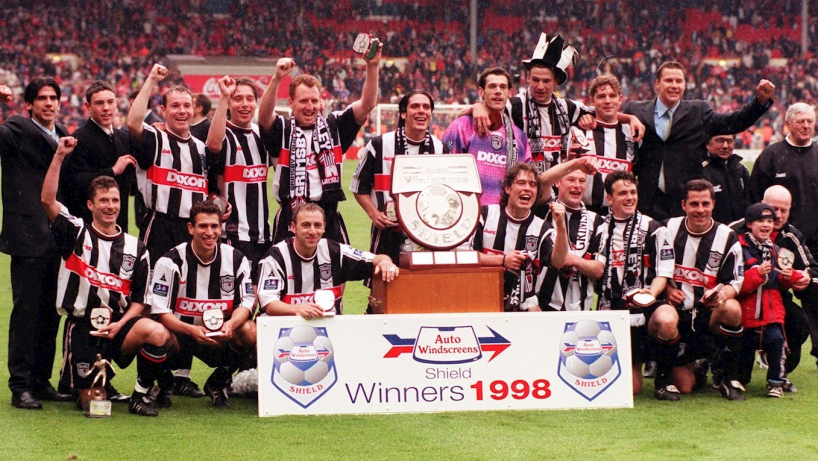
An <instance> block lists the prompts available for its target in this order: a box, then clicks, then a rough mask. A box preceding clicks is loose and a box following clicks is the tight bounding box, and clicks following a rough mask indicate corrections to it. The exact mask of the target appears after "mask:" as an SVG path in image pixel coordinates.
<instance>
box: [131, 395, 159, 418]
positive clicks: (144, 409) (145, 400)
mask: <svg viewBox="0 0 818 461" xmlns="http://www.w3.org/2000/svg"><path fill="white" fill-rule="evenodd" d="M128 412H130V413H133V414H135V415H139V416H159V412H158V411H156V408H154V407H153V403H152V402H151V399H150V398H149V397H148V396H147V395H145V394H143V393H141V392H136V391H134V393H133V395H132V396H131V403H129V404H128Z"/></svg>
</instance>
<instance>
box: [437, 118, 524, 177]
mask: <svg viewBox="0 0 818 461" xmlns="http://www.w3.org/2000/svg"><path fill="white" fill-rule="evenodd" d="M503 127H504V128H505V129H506V171H508V170H510V169H511V167H513V166H514V165H516V164H517V157H518V156H519V152H518V151H517V138H516V137H515V136H514V123H512V121H511V117H509V116H508V114H507V113H506V112H505V111H503ZM427 136H428V134H427Z"/></svg>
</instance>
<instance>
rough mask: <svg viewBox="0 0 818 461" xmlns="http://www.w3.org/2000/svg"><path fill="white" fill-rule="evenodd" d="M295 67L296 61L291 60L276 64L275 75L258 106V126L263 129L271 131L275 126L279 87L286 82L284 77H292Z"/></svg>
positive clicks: (279, 61)
mask: <svg viewBox="0 0 818 461" xmlns="http://www.w3.org/2000/svg"><path fill="white" fill-rule="evenodd" d="M294 67H295V61H293V60H292V59H291V58H281V59H279V60H278V62H277V63H276V71H275V74H274V75H273V79H272V80H270V84H269V85H267V88H266V89H265V90H264V94H262V95H261V101H259V104H258V125H259V126H260V127H261V128H263V129H265V130H269V129H270V127H271V126H273V121H275V109H276V95H278V87H279V85H281V81H282V80H284V77H286V76H288V75H290V72H292V70H293V68H294Z"/></svg>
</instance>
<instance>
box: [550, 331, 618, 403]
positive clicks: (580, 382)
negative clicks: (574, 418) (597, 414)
mask: <svg viewBox="0 0 818 461" xmlns="http://www.w3.org/2000/svg"><path fill="white" fill-rule="evenodd" d="M559 346H560V362H559V369H558V371H557V374H558V375H559V377H560V379H561V380H562V381H563V382H564V383H565V384H567V385H568V386H569V387H570V388H571V389H573V390H574V391H576V392H577V393H578V394H579V395H581V396H583V397H585V399H587V400H588V401H592V400H594V399H595V398H596V397H598V396H599V395H600V394H602V392H604V391H605V389H607V388H608V387H610V386H611V384H613V383H614V382H615V381H616V380H617V378H619V376H620V375H621V374H622V368H621V366H620V363H619V350H618V349H617V346H616V338H615V337H614V334H613V332H612V331H611V324H610V323H609V322H597V321H594V320H581V321H579V322H575V323H566V324H565V331H564V332H563V334H562V338H561V339H560V343H559Z"/></svg>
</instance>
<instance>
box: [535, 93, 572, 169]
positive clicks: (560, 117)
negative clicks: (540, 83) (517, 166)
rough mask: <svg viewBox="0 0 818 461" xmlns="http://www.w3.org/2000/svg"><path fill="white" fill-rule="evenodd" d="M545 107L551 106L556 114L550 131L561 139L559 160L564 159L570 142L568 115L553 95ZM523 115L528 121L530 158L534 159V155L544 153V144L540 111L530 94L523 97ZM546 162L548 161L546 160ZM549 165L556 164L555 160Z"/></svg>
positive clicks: (549, 109)
mask: <svg viewBox="0 0 818 461" xmlns="http://www.w3.org/2000/svg"><path fill="white" fill-rule="evenodd" d="M546 106H553V107H554V112H555V113H556V117H555V119H556V120H554V122H555V123H552V124H551V131H552V133H551V134H552V135H557V134H558V135H560V136H561V137H562V139H561V140H560V158H561V159H564V158H566V157H567V156H568V150H567V149H568V142H569V140H570V138H569V135H570V134H571V124H570V123H568V113H567V112H566V110H565V107H563V105H562V104H560V101H559V98H557V97H556V96H555V95H552V96H551V103H549V104H547V105H546ZM548 111H549V113H550V112H551V108H550V107H549V108H548ZM525 115H526V119H527V120H528V126H527V127H526V128H527V130H528V132H527V133H526V135H527V136H528V143H529V146H530V147H531V156H532V157H536V155H534V154H535V153H541V152H543V151H545V144H544V142H543V139H542V127H541V124H540V110H539V109H538V107H537V102H536V101H534V98H532V97H531V95H530V94H527V95H526V96H525ZM557 129H559V133H557V132H556V131H557ZM546 161H548V159H546ZM551 163H552V164H553V163H556V162H555V159H551Z"/></svg>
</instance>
